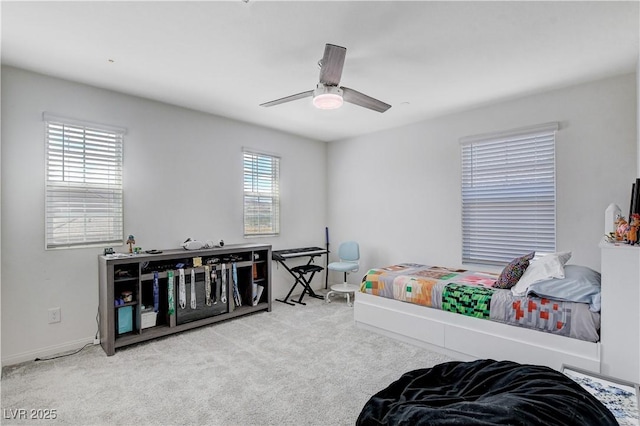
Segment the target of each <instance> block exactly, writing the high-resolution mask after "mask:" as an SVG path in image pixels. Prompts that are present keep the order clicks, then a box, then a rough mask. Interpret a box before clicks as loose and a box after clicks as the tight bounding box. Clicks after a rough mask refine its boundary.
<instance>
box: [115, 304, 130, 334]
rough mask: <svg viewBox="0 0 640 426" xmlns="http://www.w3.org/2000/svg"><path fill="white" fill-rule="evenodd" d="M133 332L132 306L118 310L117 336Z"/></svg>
mask: <svg viewBox="0 0 640 426" xmlns="http://www.w3.org/2000/svg"><path fill="white" fill-rule="evenodd" d="M131 331H133V306H124V307H122V308H118V334H124V333H129V332H131Z"/></svg>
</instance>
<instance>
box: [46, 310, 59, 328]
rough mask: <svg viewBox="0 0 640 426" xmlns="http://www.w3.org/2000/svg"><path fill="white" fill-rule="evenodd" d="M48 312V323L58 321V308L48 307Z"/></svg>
mask: <svg viewBox="0 0 640 426" xmlns="http://www.w3.org/2000/svg"><path fill="white" fill-rule="evenodd" d="M48 314H49V324H53V323H54V322H60V320H61V318H60V308H50V309H49V311H48Z"/></svg>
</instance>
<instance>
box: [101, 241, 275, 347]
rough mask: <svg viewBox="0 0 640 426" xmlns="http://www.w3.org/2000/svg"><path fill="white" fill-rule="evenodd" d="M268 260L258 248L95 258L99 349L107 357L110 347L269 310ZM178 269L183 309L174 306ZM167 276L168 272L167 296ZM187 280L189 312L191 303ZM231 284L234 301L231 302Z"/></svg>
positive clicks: (267, 247)
mask: <svg viewBox="0 0 640 426" xmlns="http://www.w3.org/2000/svg"><path fill="white" fill-rule="evenodd" d="M269 259H271V246H270V245H264V244H235V245H228V246H224V247H220V248H213V249H203V250H188V251H187V250H184V249H172V250H163V251H162V253H159V254H131V255H107V256H99V257H98V264H99V274H100V280H99V282H100V287H99V293H100V344H101V346H102V348H103V349H104V351H105V352H106V354H107V355H109V356H111V355H113V354H115V350H116V348H121V347H124V346H128V345H132V344H136V343H140V342H144V341H147V340H151V339H155V338H158V337H162V336H167V335H170V334H173V333H179V332H181V331H185V330H190V329H193V328H196V327H201V326H205V325H209V324H213V323H216V322H219V321H224V320H228V319H232V318H236V317H240V316H243V315H248V314H251V313H254V312H259V311H268V312H270V311H271V262H269V261H268V260H269ZM180 269H182V271H183V272H184V277H185V291H184V293H183V294H184V296H183V299H182V301H183V302H186V303H184V308H182V307H180V292H179V285H180V278H179V276H180V275H179V272H180ZM207 270H208V271H209V276H208V277H207V276H206V273H205V272H206V271H207ZM156 272H157V279H158V282H157V286H156V284H155V282H154V281H155V276H156ZM169 272H173V285H172V288H173V290H172V292H171V296H172V297H169V296H170V294H169V292H170V291H169V288H170V285H169V282H170V279H169V276H170V275H171V274H170V273H169ZM192 277H193V278H194V279H195V281H194V283H195V285H194V287H193V288H194V289H195V300H194V303H195V308H193V307H192V304H191V301H192V299H191V297H192V294H191V288H192V286H191V279H192ZM207 278H208V279H207ZM207 282H209V283H210V286H208V287H207V285H206V283H207ZM234 286H235V288H236V290H237V298H238V300H239V303H236V302H235V300H234ZM154 287H157V288H156V290H155V291H154ZM207 296H208V297H207ZM170 300H173V302H174V303H173V309H171V307H170Z"/></svg>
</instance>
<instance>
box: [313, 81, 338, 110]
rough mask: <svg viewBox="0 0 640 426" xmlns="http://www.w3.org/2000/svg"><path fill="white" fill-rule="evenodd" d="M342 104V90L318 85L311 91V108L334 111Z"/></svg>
mask: <svg viewBox="0 0 640 426" xmlns="http://www.w3.org/2000/svg"><path fill="white" fill-rule="evenodd" d="M343 103H344V100H343V99H342V90H341V89H340V88H338V87H335V86H325V85H324V84H321V83H320V84H318V86H317V87H316V90H314V91H313V106H315V107H316V108H318V109H336V108H340V107H341V106H342V104H343Z"/></svg>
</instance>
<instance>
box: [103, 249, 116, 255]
mask: <svg viewBox="0 0 640 426" xmlns="http://www.w3.org/2000/svg"><path fill="white" fill-rule="evenodd" d="M113 253H114V252H113V248H111V247H107V248H106V249H104V255H105V256H106V255H108V254H113Z"/></svg>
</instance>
